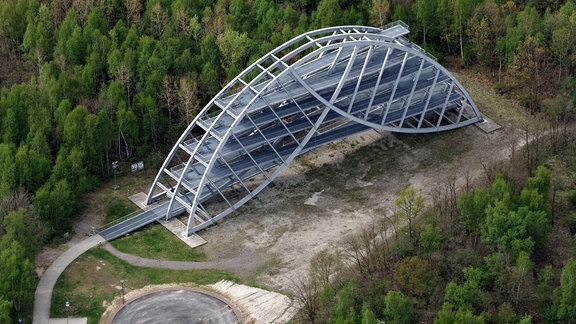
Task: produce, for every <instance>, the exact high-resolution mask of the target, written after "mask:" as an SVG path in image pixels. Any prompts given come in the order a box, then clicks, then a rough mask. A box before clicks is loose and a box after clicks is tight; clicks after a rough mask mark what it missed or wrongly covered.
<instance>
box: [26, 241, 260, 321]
mask: <svg viewBox="0 0 576 324" xmlns="http://www.w3.org/2000/svg"><path fill="white" fill-rule="evenodd" d="M99 242H105V243H107V242H106V240H105V239H104V238H103V237H102V236H100V235H94V236H90V237H88V238H86V239H85V240H83V241H81V242H79V243H77V244H75V245H74V246H72V247H70V248H69V249H68V250H66V252H64V253H62V255H60V256H59V257H58V258H57V259H56V260H55V261H54V262H53V263H52V264H51V265H50V266H49V267H48V269H46V271H45V272H44V273H43V274H42V276H41V277H40V281H39V282H38V286H36V292H35V293H34V315H33V320H32V323H34V324H49V321H50V304H51V302H52V290H53V289H54V285H55V284H56V281H57V280H58V277H60V274H62V272H64V270H65V269H66V267H67V266H68V265H69V264H70V263H72V261H74V260H75V259H76V258H77V257H79V256H80V255H82V254H83V253H84V252H86V251H88V250H89V249H90V248H92V247H94V246H96V245H98V243H99ZM104 247H105V248H106V250H108V251H109V252H110V253H111V254H113V255H114V256H116V257H117V258H119V259H122V260H124V261H126V262H128V263H130V264H132V265H136V266H140V267H153V268H164V269H173V270H192V269H222V270H229V271H234V270H236V271H237V270H239V269H243V268H246V269H248V268H256V267H258V266H259V263H260V262H261V261H259V260H258V258H247V257H246V256H238V257H235V258H230V259H226V260H221V261H207V262H194V261H169V260H161V259H148V258H142V257H139V256H136V255H132V254H127V253H124V252H120V251H118V250H116V249H115V248H114V247H113V246H112V245H111V244H105V245H104Z"/></svg>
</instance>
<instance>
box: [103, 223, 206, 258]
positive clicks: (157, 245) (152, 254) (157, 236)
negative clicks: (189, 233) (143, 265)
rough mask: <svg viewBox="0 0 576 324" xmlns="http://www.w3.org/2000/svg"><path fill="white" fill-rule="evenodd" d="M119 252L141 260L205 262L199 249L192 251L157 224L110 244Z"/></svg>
mask: <svg viewBox="0 0 576 324" xmlns="http://www.w3.org/2000/svg"><path fill="white" fill-rule="evenodd" d="M110 244H112V246H114V247H115V248H116V249H118V250H119V251H122V252H124V253H129V254H134V255H138V256H141V257H143V258H150V259H163V260H174V261H206V260H207V257H206V255H205V254H204V252H203V251H202V250H201V249H200V248H195V249H192V248H190V247H189V246H188V245H187V244H186V243H184V242H182V241H181V240H180V239H178V238H177V237H176V236H175V235H174V234H173V233H171V232H170V231H169V230H167V229H166V228H165V227H164V226H162V225H160V224H158V223H156V222H155V223H152V224H150V225H147V226H146V227H143V228H141V229H139V230H137V231H135V232H132V233H131V234H130V235H128V236H124V237H121V238H118V239H116V240H113V241H111V242H110Z"/></svg>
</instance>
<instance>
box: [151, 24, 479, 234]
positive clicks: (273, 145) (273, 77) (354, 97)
mask: <svg viewBox="0 0 576 324" xmlns="http://www.w3.org/2000/svg"><path fill="white" fill-rule="evenodd" d="M408 32H409V30H408V27H407V26H406V25H405V24H403V23H401V22H399V23H395V24H394V25H392V26H389V27H385V28H374V27H365V26H340V27H332V28H325V29H320V30H315V31H311V32H308V33H305V34H303V35H300V36H298V37H296V38H294V39H292V40H290V41H288V42H287V43H285V44H283V45H281V46H279V47H278V48H276V49H275V50H273V51H271V52H270V53H268V54H266V55H265V56H263V57H262V58H260V59H259V60H258V61H256V62H254V63H253V64H252V65H250V67H248V68H247V69H246V70H244V71H243V72H242V73H240V74H239V75H238V76H237V77H236V78H234V79H233V80H232V81H231V82H230V83H229V84H228V85H227V86H226V87H224V88H223V89H222V90H221V91H220V92H219V93H218V94H217V95H216V96H215V97H214V98H213V99H212V100H211V101H210V102H209V103H208V104H207V105H206V106H205V107H204V109H203V110H202V111H201V112H200V113H199V114H198V116H197V117H196V118H195V119H194V121H193V122H192V123H191V124H190V125H189V126H188V127H187V128H186V130H185V131H184V133H183V134H182V136H181V137H180V138H179V139H178V142H177V143H176V144H175V145H174V147H173V148H172V150H171V151H170V153H169V155H168V157H167V158H166V160H165V161H164V163H163V165H162V167H161V169H160V171H159V172H158V174H157V176H156V178H155V179H154V182H153V184H152V186H151V188H150V191H149V193H148V196H147V201H146V203H147V204H150V203H152V202H154V201H157V200H160V199H162V198H169V203H168V206H167V208H166V209H165V214H164V215H163V216H164V217H165V218H166V219H169V218H171V217H174V216H177V215H180V214H182V213H187V214H188V215H189V217H188V221H187V227H186V233H184V234H185V235H186V236H189V235H191V234H192V233H194V232H196V231H198V230H200V229H203V228H205V227H206V226H208V225H210V224H212V223H214V222H216V221H218V220H220V219H222V218H223V217H225V216H226V215H228V214H230V213H231V212H232V211H234V210H236V209H237V208H238V207H240V206H241V205H243V204H244V203H246V202H247V201H248V200H250V199H251V198H252V197H254V196H255V195H256V194H257V193H258V192H260V191H261V190H262V189H263V188H264V187H266V186H267V185H268V184H269V183H270V182H272V181H273V180H274V179H275V178H276V176H277V175H278V174H279V173H280V172H281V171H282V170H283V169H284V168H286V166H288V164H289V163H290V162H291V161H292V160H293V159H294V158H296V157H297V156H298V155H300V154H303V153H305V152H308V151H310V150H312V149H314V148H316V147H319V146H321V145H325V144H327V143H330V142H333V141H336V140H339V139H342V138H344V137H347V136H350V135H352V134H356V133H359V132H363V131H366V130H368V129H377V130H383V131H391V132H404V133H427V132H438V131H445V130H450V129H455V128H458V127H462V126H466V125H470V124H472V123H476V122H479V121H481V120H482V116H481V114H480V112H479V111H478V109H477V107H476V105H475V103H474V101H473V100H472V98H471V97H470V96H469V94H468V93H467V92H466V90H465V89H464V87H463V86H462V85H461V84H460V83H459V82H458V81H457V80H456V78H454V77H453V76H452V75H451V74H450V73H449V72H448V71H447V70H446V69H445V68H444V67H443V66H441V65H440V64H439V63H438V62H437V61H436V60H435V59H434V58H433V57H431V56H430V55H428V54H426V53H425V52H424V51H423V50H422V49H421V48H420V47H418V46H417V45H415V44H413V43H411V42H409V41H408V40H407V39H405V38H404V37H403V36H404V35H405V34H407V33H408ZM257 176H258V177H259V178H260V179H261V181H260V182H254V181H250V182H249V181H248V180H249V179H251V178H254V177H257ZM254 183H255V184H254ZM209 200H217V201H219V203H218V204H207V202H208V201H209ZM216 206H220V207H218V208H217V207H216ZM222 206H223V207H222Z"/></svg>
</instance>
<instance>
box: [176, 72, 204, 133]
mask: <svg viewBox="0 0 576 324" xmlns="http://www.w3.org/2000/svg"><path fill="white" fill-rule="evenodd" d="M178 98H179V99H180V105H179V106H178V108H179V109H180V113H181V115H182V118H183V119H184V121H185V122H186V124H190V123H191V122H192V120H193V119H194V117H196V113H197V112H198V107H200V100H199V99H198V84H197V83H196V81H194V80H191V79H189V78H182V79H180V87H179V89H178Z"/></svg>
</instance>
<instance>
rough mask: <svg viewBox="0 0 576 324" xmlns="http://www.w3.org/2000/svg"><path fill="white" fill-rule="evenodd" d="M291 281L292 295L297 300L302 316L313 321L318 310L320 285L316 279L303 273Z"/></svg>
mask: <svg viewBox="0 0 576 324" xmlns="http://www.w3.org/2000/svg"><path fill="white" fill-rule="evenodd" d="M292 282H293V285H292V287H291V290H292V297H293V298H294V299H295V300H296V301H297V302H298V305H299V307H300V310H301V311H302V313H303V314H304V316H305V317H307V319H308V320H310V322H312V323H314V322H315V320H316V318H317V316H318V313H319V311H320V293H321V289H322V286H321V285H320V283H319V281H318V280H315V279H313V278H310V277H308V276H305V275H303V274H300V275H298V276H297V277H296V278H294V280H293V281H292Z"/></svg>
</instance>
